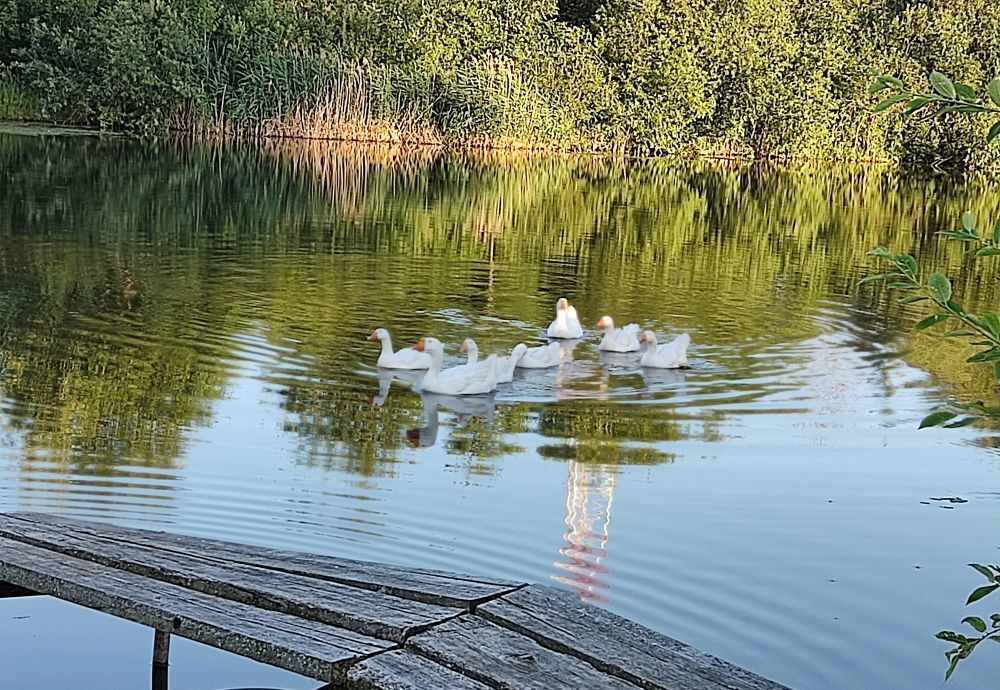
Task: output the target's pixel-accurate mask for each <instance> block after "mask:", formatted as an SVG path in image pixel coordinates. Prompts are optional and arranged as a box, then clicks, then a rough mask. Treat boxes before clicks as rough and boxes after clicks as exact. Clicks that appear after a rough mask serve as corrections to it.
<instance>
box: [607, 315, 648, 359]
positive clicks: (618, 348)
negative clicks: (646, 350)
mask: <svg viewBox="0 0 1000 690" xmlns="http://www.w3.org/2000/svg"><path fill="white" fill-rule="evenodd" d="M597 327H598V328H603V329H604V337H603V338H601V344H600V349H601V350H604V351H605V352H638V351H639V324H635V323H630V324H628V325H627V326H624V327H622V328H615V322H614V321H613V320H612V319H611V317H610V316H604V317H601V320H600V321H598V322H597Z"/></svg>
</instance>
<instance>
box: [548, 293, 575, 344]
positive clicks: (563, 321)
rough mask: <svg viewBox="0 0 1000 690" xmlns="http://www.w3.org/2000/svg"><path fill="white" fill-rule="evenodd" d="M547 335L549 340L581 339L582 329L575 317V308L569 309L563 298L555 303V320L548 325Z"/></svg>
mask: <svg viewBox="0 0 1000 690" xmlns="http://www.w3.org/2000/svg"><path fill="white" fill-rule="evenodd" d="M547 334H548V336H549V337H550V338H561V339H564V340H573V339H575V338H582V337H583V327H582V326H581V325H580V319H579V318H577V316H576V308H575V307H571V306H570V304H569V300H567V299H566V298H565V297H560V298H559V301H558V302H556V320H555V321H553V322H552V323H550V324H549V330H548V331H547Z"/></svg>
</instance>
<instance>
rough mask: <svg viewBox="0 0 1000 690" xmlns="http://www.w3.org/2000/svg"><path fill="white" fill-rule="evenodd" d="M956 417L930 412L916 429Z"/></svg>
mask: <svg viewBox="0 0 1000 690" xmlns="http://www.w3.org/2000/svg"><path fill="white" fill-rule="evenodd" d="M957 416H958V415H956V414H955V413H954V412H947V411H945V410H939V411H937V412H931V413H930V414H929V415H927V416H926V417H924V418H923V420H922V421H921V422H920V426H919V427H917V428H919V429H926V428H927V427H930V426H940V425H941V424H944V423H945V422H947V421H948V420H949V419H954V418H955V417H957ZM942 639H943V638H942Z"/></svg>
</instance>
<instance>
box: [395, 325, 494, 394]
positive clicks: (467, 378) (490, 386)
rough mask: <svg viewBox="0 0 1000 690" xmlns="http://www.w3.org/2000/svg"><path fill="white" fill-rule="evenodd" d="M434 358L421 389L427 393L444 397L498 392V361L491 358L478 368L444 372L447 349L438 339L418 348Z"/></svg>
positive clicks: (425, 341) (423, 340)
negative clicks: (443, 363) (445, 350)
mask: <svg viewBox="0 0 1000 690" xmlns="http://www.w3.org/2000/svg"><path fill="white" fill-rule="evenodd" d="M414 349H415V350H417V351H418V352H426V353H427V354H428V355H430V358H431V364H430V366H429V367H428V369H427V373H426V374H424V377H423V379H421V381H420V383H419V385H418V387H419V389H420V390H421V391H423V392H426V393H438V394H440V395H482V394H485V393H492V392H493V391H495V390H496V389H497V369H498V367H497V357H496V355H490V356H489V357H488V358H486V360H485V361H482V362H477V363H476V364H462V365H459V366H457V367H451V368H450V369H444V370H442V369H441V362H442V360H443V358H444V346H442V345H441V341H440V340H438V339H437V338H421V339H420V342H419V343H418V344H417V346H416V347H415V348H414Z"/></svg>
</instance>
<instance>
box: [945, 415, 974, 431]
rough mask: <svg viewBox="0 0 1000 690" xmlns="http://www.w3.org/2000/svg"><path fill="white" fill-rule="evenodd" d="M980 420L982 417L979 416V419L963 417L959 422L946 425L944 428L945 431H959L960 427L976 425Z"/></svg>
mask: <svg viewBox="0 0 1000 690" xmlns="http://www.w3.org/2000/svg"><path fill="white" fill-rule="evenodd" d="M980 419H982V417H978V416H977V417H962V418H961V419H959V420H958V421H957V422H952V423H950V424H945V425H944V428H945V429H958V428H959V427H963V426H969V425H970V424H975V423H976V422H978V421H979V420H980Z"/></svg>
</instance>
